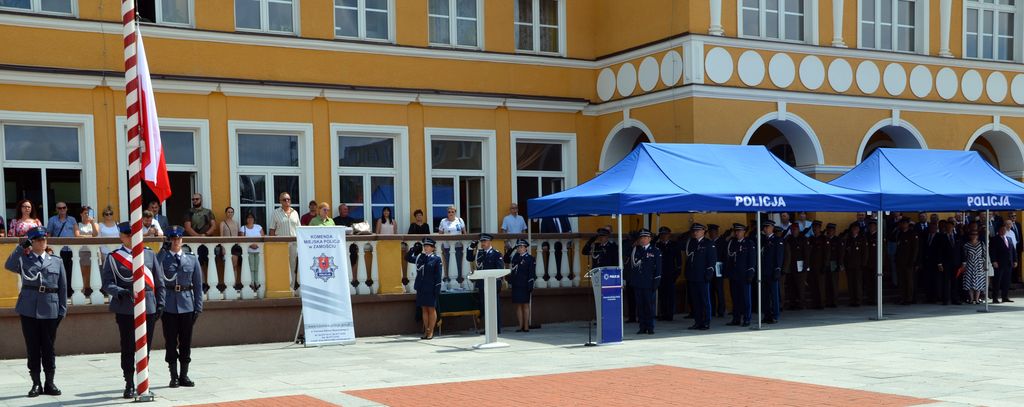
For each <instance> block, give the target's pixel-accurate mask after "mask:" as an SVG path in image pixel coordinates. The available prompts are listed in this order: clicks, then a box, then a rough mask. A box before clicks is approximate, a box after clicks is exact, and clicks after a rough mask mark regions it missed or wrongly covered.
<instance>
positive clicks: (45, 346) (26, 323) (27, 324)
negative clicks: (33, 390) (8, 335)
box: [21, 315, 58, 377]
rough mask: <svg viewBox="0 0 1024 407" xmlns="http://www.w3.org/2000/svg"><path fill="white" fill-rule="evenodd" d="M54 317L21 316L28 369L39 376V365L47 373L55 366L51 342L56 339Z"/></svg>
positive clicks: (33, 374) (50, 372)
mask: <svg viewBox="0 0 1024 407" xmlns="http://www.w3.org/2000/svg"><path fill="white" fill-rule="evenodd" d="M57 325H58V322H57V320H56V319H36V318H32V317H26V316H24V315H22V316H21V333H22V335H24V336H25V350H26V352H27V353H28V371H29V373H32V376H34V377H38V376H39V370H40V369H39V367H40V365H42V370H43V371H44V372H46V373H47V375H49V374H52V373H53V371H54V369H56V368H57V364H56V357H55V356H54V353H53V344H54V342H55V341H56V340H57Z"/></svg>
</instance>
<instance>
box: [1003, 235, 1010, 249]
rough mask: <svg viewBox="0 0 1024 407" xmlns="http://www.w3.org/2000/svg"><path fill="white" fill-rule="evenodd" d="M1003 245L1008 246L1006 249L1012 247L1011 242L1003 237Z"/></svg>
mask: <svg viewBox="0 0 1024 407" xmlns="http://www.w3.org/2000/svg"><path fill="white" fill-rule="evenodd" d="M1003 244H1004V245H1006V247H1010V241H1009V240H1007V239H1006V236H1003Z"/></svg>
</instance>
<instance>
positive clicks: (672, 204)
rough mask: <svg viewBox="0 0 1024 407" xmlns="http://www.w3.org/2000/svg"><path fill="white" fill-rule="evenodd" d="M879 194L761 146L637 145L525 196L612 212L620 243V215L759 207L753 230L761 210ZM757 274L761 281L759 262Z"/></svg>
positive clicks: (542, 206) (552, 210)
mask: <svg viewBox="0 0 1024 407" xmlns="http://www.w3.org/2000/svg"><path fill="white" fill-rule="evenodd" d="M877 198H878V197H877V193H871V192H864V191H856V190H850V189H846V188H841V187H837V186H833V185H829V184H826V183H824V182H821V181H818V180H815V179H813V178H810V177H808V176H806V175H804V174H803V173H801V172H799V171H797V170H795V169H793V168H792V167H790V166H789V165H787V164H786V163H785V162H783V161H782V160H780V159H779V158H778V157H776V156H775V155H774V154H772V153H771V152H770V151H768V149H767V148H765V147H764V146H738V145H717V144H650V143H643V144H640V146H638V147H637V148H636V149H634V150H633V152H631V153H630V154H629V155H627V156H626V157H625V158H623V159H622V161H620V162H619V163H617V164H615V166H613V167H612V168H610V169H608V170H607V171H605V172H604V173H602V174H600V175H598V176H596V177H594V178H593V179H591V180H590V181H587V182H585V183H583V184H581V185H579V186H577V187H575V188H571V189H568V190H565V191H562V192H559V193H555V194H551V195H547V196H544V197H540V198H534V199H531V200H529V208H530V217H532V218H546V217H556V216H596V215H615V216H616V218H617V219H618V234H619V236H618V237H619V243H620V245H621V242H622V217H621V215H623V214H645V213H677V212H698V211H708V212H757V213H758V216H757V222H758V225H757V228H758V232H759V231H760V229H761V225H760V221H761V217H760V212H762V211H828V212H856V211H867V210H871V209H874V208H875V205H874V202H876V201H877ZM757 244H758V251H760V245H761V239H757ZM622 260H623V259H622V253H619V264H623V263H622ZM757 276H758V282H759V283H760V281H761V262H758V270H757ZM760 287H761V286H760V284H758V293H759V294H758V296H759V297H760ZM758 309H759V314H760V307H758ZM760 324H761V318H760V315H759V316H758V328H760Z"/></svg>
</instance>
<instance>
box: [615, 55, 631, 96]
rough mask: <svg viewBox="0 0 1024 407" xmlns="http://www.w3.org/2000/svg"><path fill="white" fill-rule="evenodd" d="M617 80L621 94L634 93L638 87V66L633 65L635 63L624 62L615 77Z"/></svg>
mask: <svg viewBox="0 0 1024 407" xmlns="http://www.w3.org/2000/svg"><path fill="white" fill-rule="evenodd" d="M615 82H616V84H617V86H618V89H619V94H620V95H622V96H629V95H632V94H633V89H636V68H635V67H633V64H631V63H628V62H627V63H625V64H622V66H620V67H619V75H618V76H617V77H616V78H615Z"/></svg>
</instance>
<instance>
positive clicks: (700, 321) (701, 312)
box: [684, 223, 718, 331]
mask: <svg viewBox="0 0 1024 407" xmlns="http://www.w3.org/2000/svg"><path fill="white" fill-rule="evenodd" d="M704 232H705V227H704V225H702V224H700V223H694V224H693V225H691V226H690V238H689V239H687V240H686V246H685V247H684V252H685V253H686V284H687V286H688V287H689V289H690V298H693V301H692V303H693V306H694V310H693V316H694V321H693V325H692V326H690V327H689V328H688V329H699V330H702V331H706V330H708V329H711V315H712V313H713V312H714V311H713V310H712V309H711V293H710V284H711V279H712V278H714V277H715V263H716V262H718V249H717V248H716V247H715V242H714V241H712V240H711V239H708V238H705V237H704Z"/></svg>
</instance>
